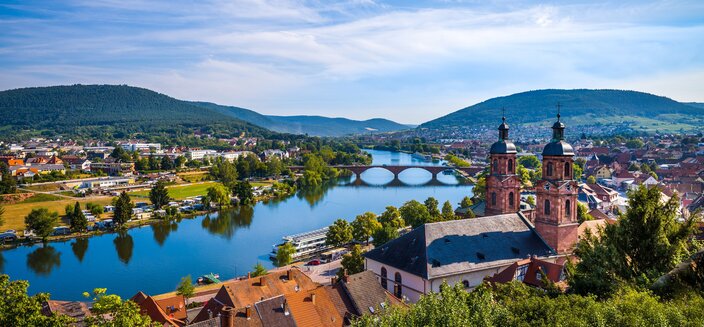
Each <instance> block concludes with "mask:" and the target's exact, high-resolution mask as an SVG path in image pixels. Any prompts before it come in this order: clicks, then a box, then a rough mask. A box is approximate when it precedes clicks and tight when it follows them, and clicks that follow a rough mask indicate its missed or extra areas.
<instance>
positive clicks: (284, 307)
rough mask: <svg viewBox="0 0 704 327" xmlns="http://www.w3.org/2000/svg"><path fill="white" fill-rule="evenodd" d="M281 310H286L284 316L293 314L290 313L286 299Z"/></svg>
mask: <svg viewBox="0 0 704 327" xmlns="http://www.w3.org/2000/svg"><path fill="white" fill-rule="evenodd" d="M281 308H282V309H284V315H285V316H288V315H290V314H291V313H290V312H289V311H288V301H286V299H284V304H282V305H281Z"/></svg>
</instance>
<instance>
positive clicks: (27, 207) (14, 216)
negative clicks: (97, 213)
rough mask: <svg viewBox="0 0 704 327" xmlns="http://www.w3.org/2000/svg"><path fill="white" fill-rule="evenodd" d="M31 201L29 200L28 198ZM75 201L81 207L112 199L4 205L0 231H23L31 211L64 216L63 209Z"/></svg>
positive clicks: (83, 199)
mask: <svg viewBox="0 0 704 327" xmlns="http://www.w3.org/2000/svg"><path fill="white" fill-rule="evenodd" d="M30 199H31V198H30ZM76 201H78V202H80V203H81V204H82V205H83V204H85V203H87V202H93V203H97V204H100V205H107V204H110V201H112V197H109V196H108V197H95V198H82V199H76V200H68V199H64V200H55V201H43V202H24V203H16V204H9V205H5V216H4V218H5V224H4V225H2V226H1V227H0V230H3V231H4V230H7V229H15V230H24V217H25V216H27V214H29V213H30V212H31V211H32V209H37V208H47V209H49V211H56V212H58V213H59V215H63V214H64V208H65V207H66V205H67V204H74V203H76Z"/></svg>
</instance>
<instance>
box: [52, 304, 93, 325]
mask: <svg viewBox="0 0 704 327" xmlns="http://www.w3.org/2000/svg"><path fill="white" fill-rule="evenodd" d="M42 314H43V315H45V316H52V315H65V316H69V317H71V318H73V319H74V323H73V326H77V327H82V326H85V324H84V323H83V320H85V319H86V318H87V317H90V316H92V315H93V314H92V313H91V312H90V307H89V305H88V303H86V302H79V301H56V300H48V301H45V302H44V303H42Z"/></svg>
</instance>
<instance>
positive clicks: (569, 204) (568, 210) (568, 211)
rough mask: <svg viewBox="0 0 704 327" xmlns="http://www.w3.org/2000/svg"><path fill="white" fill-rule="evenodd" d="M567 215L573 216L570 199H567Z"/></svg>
mask: <svg viewBox="0 0 704 327" xmlns="http://www.w3.org/2000/svg"><path fill="white" fill-rule="evenodd" d="M565 216H567V217H572V202H571V201H570V200H567V201H565Z"/></svg>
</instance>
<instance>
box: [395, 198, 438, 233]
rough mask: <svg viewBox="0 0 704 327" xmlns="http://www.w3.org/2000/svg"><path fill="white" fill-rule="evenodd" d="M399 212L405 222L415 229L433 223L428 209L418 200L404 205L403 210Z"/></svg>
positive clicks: (400, 209)
mask: <svg viewBox="0 0 704 327" xmlns="http://www.w3.org/2000/svg"><path fill="white" fill-rule="evenodd" d="M399 211H400V212H401V217H403V220H404V221H405V222H406V223H408V224H410V225H411V227H413V228H416V227H418V226H420V225H423V224H425V223H428V222H430V221H431V216H430V213H429V212H428V208H427V207H426V206H425V205H423V204H422V203H420V202H418V201H416V200H411V201H408V202H406V203H404V204H403V205H402V206H401V208H399Z"/></svg>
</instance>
